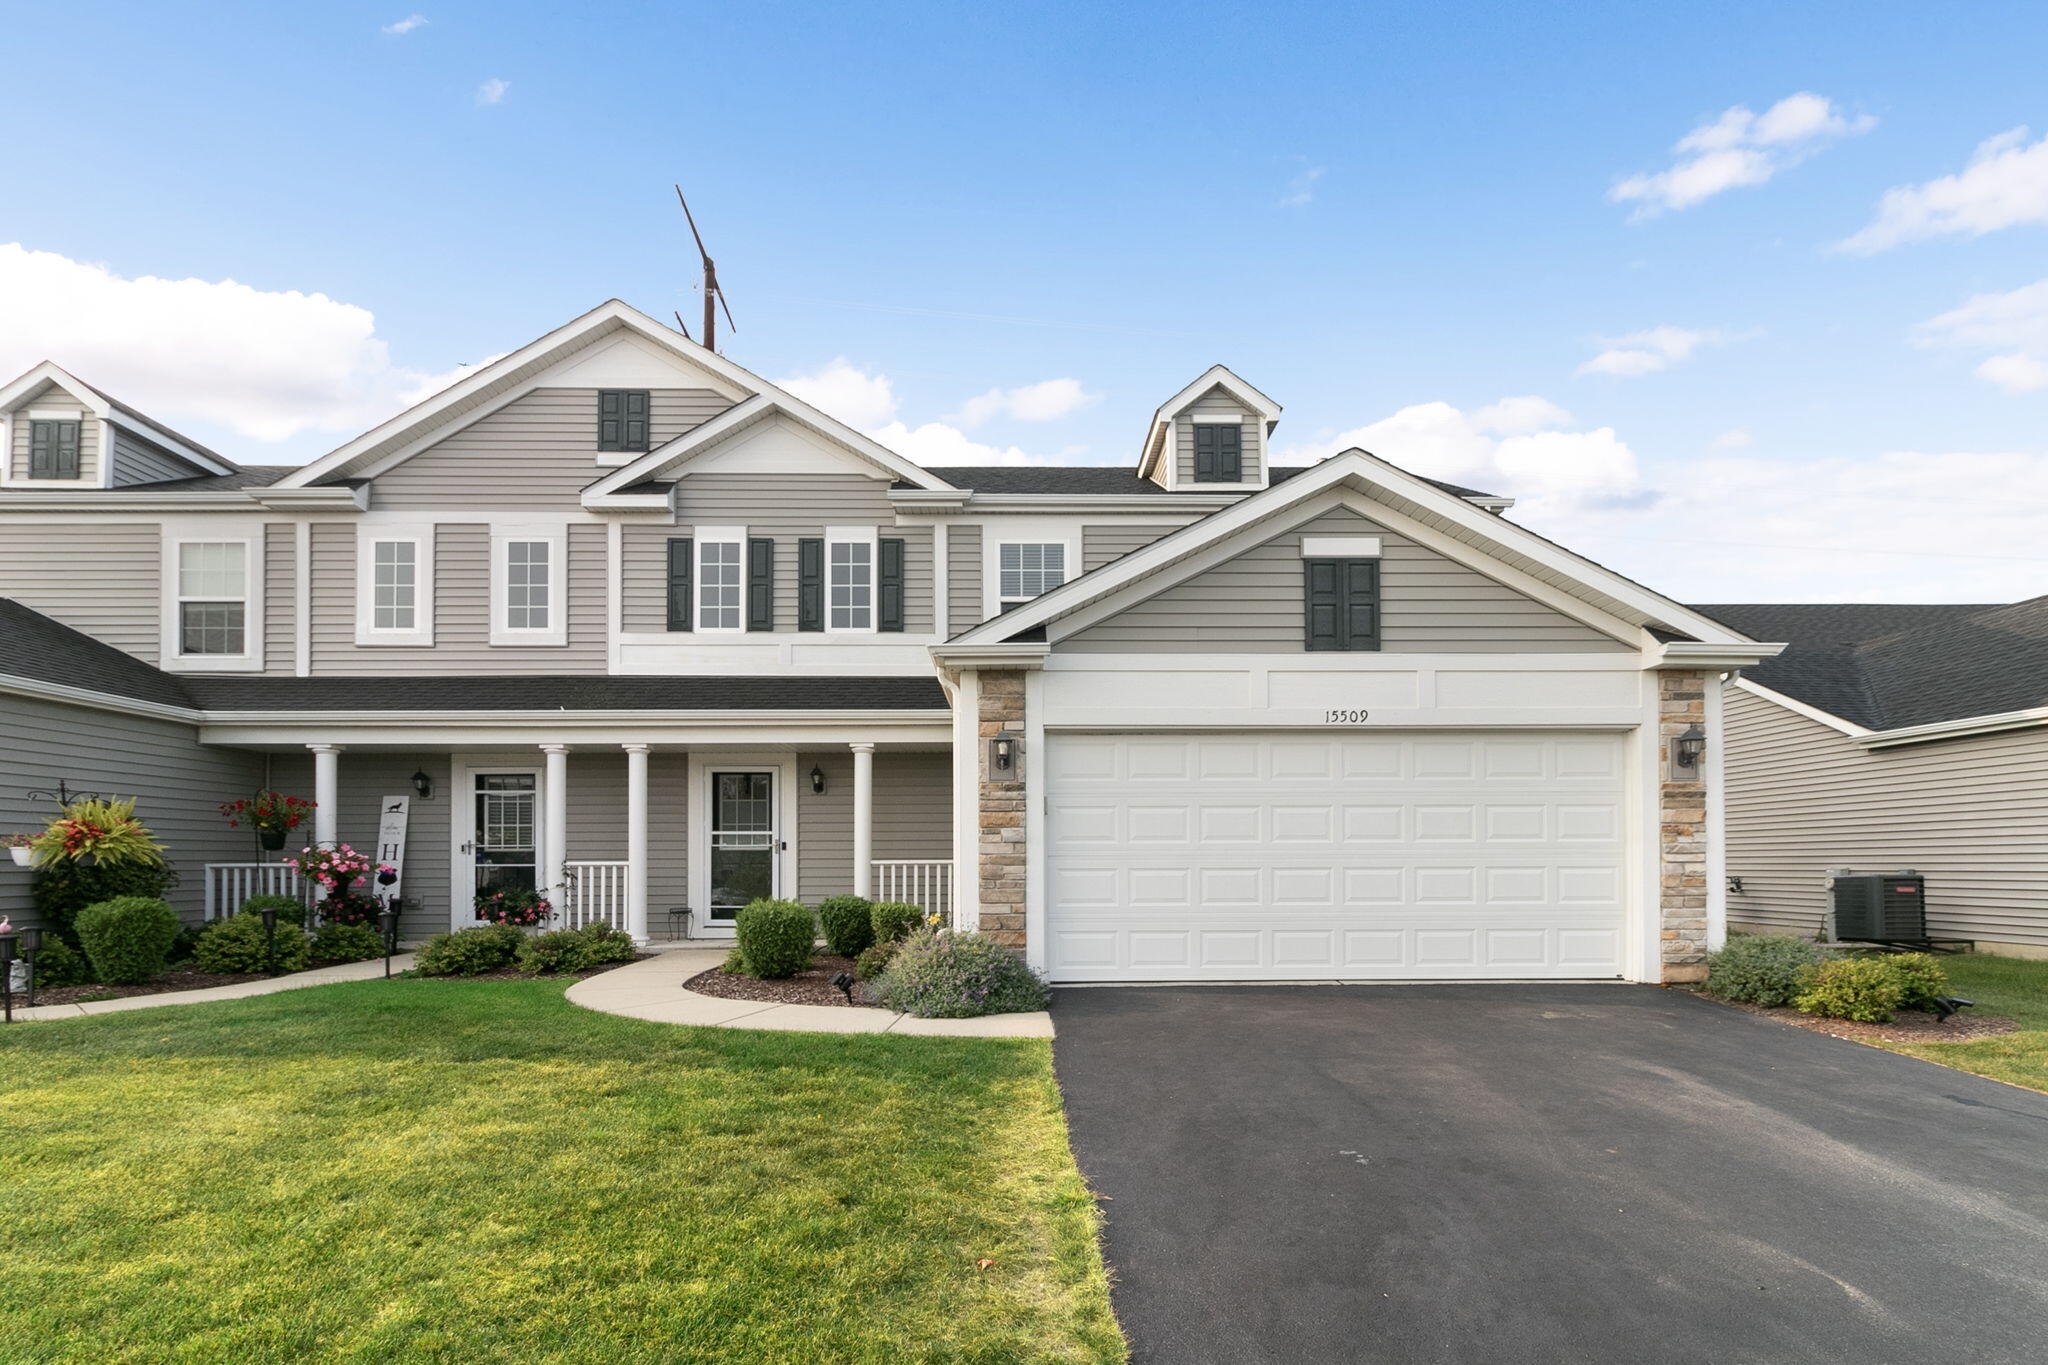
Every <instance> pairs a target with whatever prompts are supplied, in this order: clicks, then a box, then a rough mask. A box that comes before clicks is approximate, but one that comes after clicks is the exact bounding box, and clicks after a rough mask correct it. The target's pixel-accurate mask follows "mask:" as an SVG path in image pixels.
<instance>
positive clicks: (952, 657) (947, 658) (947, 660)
mask: <svg viewBox="0 0 2048 1365" xmlns="http://www.w3.org/2000/svg"><path fill="white" fill-rule="evenodd" d="M1010 614H1011V615H1012V616H1014V615H1016V612H1011V613H1010ZM1051 653H1052V646H1051V645H1049V644H1047V643H1046V642H1045V641H1043V640H999V641H992V642H983V643H981V644H975V645H967V644H961V643H958V642H953V641H949V642H947V643H946V644H942V645H933V646H932V647H931V656H932V661H933V662H935V663H937V664H938V665H939V666H940V667H942V668H1024V669H1030V668H1043V667H1045V660H1046V657H1047V656H1048V655H1050V654H1051Z"/></svg>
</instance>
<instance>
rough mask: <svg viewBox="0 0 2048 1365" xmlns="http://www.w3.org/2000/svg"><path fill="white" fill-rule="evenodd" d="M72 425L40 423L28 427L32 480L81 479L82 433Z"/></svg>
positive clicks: (39, 420) (38, 420)
mask: <svg viewBox="0 0 2048 1365" xmlns="http://www.w3.org/2000/svg"><path fill="white" fill-rule="evenodd" d="M79 426H80V424H79V423H78V422H72V421H45V420H42V419H37V420H34V421H31V422H30V423H29V424H28V476H29V477H30V478H31V479H75V478H77V477H78V432H79Z"/></svg>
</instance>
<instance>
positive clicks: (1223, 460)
mask: <svg viewBox="0 0 2048 1365" xmlns="http://www.w3.org/2000/svg"><path fill="white" fill-rule="evenodd" d="M1195 482H1196V483H1243V482H1244V424H1243V422H1242V421H1241V420H1240V419H1238V418H1235V417H1233V418H1231V419H1230V420H1229V421H1228V422H1227V423H1225V422H1205V421H1203V420H1202V419H1201V418H1199V417H1197V418H1196V419H1195Z"/></svg>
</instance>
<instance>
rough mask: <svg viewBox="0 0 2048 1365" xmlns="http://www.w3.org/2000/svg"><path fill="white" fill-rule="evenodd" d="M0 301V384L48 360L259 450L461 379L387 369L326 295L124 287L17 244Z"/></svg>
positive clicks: (2, 251)
mask: <svg viewBox="0 0 2048 1365" xmlns="http://www.w3.org/2000/svg"><path fill="white" fill-rule="evenodd" d="M0 298H4V299H6V300H7V307H6V308H5V309H0V371H4V376H0V377H12V376H13V375H16V374H19V373H21V372H22V371H23V370H26V369H28V368H29V367H30V366H32V365H34V364H36V363H37V362H38V361H41V360H54V361H56V362H57V363H58V364H59V365H62V366H64V367H65V368H66V369H68V370H70V371H71V372H72V373H74V374H76V375H77V376H78V377H79V378H81V379H83V380H85V381H87V382H88V383H91V384H95V385H97V386H99V387H100V388H103V389H106V390H107V391H108V392H110V393H113V394H116V395H117V396H119V397H120V398H121V399H123V400H124V401H126V402H129V403H133V404H134V405H135V406H137V407H139V408H141V409H142V410H143V411H144V412H147V413H150V414H151V415H153V416H155V417H158V418H160V419H162V420H163V421H166V422H169V423H171V424H172V425H174V426H176V425H180V424H184V423H200V424H213V425H217V426H220V427H223V428H226V429H228V430H231V431H233V432H236V433H238V434H240V435H242V436H246V437H250V438H253V439H255V440H258V441H267V442H276V441H284V440H288V439H290V438H291V437H292V436H294V435H296V434H298V433H300V432H303V431H347V432H356V431H360V430H362V429H363V428H365V427H368V426H371V425H374V424H375V423H377V422H381V421H383V420H384V419H385V418H386V417H389V416H390V415H391V414H392V413H394V412H396V411H398V410H399V409H400V408H402V407H404V406H406V405H407V404H409V403H411V402H414V401H416V396H424V393H425V392H432V391H433V390H434V389H438V388H442V387H445V386H446V385H447V384H449V383H452V382H453V381H454V380H455V379H456V378H459V377H460V375H461V373H462V371H450V372H448V373H446V374H439V375H435V374H429V373H427V372H425V371H420V370H413V369H407V368H404V367H402V366H399V365H395V364H393V363H392V360H391V354H390V348H389V347H388V346H387V345H386V343H385V342H384V341H383V339H382V338H380V337H378V336H377V334H376V319H375V317H373V316H372V315H371V313H370V311H369V310H368V309H366V308H360V307H357V306H356V305H354V304H349V303H343V302H340V301H339V300H337V299H331V298H329V297H327V296H326V295H325V294H306V293H300V292H299V291H297V290H285V291H273V290H263V289H256V288H253V287H251V286H249V285H246V284H240V283H237V282H236V281H234V280H217V281H216V280H200V279H182V280H173V279H159V278H157V277H156V276H152V275H144V276H139V277H137V278H135V279H126V278H123V277H122V276H120V275H117V274H115V273H114V272H113V271H111V270H109V269H108V268H107V267H106V266H103V265H98V264H93V263H90V262H85V261H74V260H71V259H70V258H68V257H65V256H60V255H58V254H56V253H55V252H49V251H30V250H28V249H27V248H25V247H23V246H21V245H20V244H18V243H7V244H0ZM229 453H232V452H229Z"/></svg>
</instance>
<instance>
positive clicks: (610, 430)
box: [597, 389, 649, 450]
mask: <svg viewBox="0 0 2048 1365" xmlns="http://www.w3.org/2000/svg"><path fill="white" fill-rule="evenodd" d="M647 400H648V391H647V390H646V389H599V390H598V391H597V448H598V449H599V450H646V449H648V448H649V445H648V427H647V411H648V401H647Z"/></svg>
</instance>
